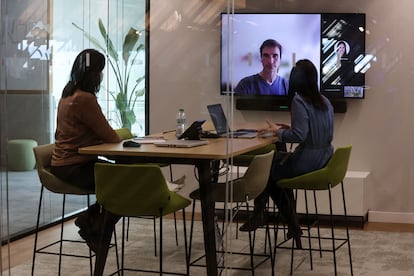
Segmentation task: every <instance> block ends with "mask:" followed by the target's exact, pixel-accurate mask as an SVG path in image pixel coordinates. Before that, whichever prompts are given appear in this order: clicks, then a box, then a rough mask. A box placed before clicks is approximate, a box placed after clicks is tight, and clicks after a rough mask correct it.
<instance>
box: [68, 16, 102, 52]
mask: <svg viewBox="0 0 414 276" xmlns="http://www.w3.org/2000/svg"><path fill="white" fill-rule="evenodd" d="M72 25H73V26H75V27H76V28H77V29H79V30H80V31H81V32H82V33H83V35H84V36H85V37H86V38H87V39H88V40H89V41H90V42H91V43H92V44H93V45H95V46H96V47H97V48H98V49H100V50H101V51H102V52H106V49H105V48H104V47H103V46H102V45H101V43H99V41H98V39H96V38H95V37H94V36H92V35H90V34H89V33H87V32H86V31H85V30H84V29H82V28H81V27H79V26H78V25H77V24H75V23H73V22H72Z"/></svg>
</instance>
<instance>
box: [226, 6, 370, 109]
mask: <svg viewBox="0 0 414 276" xmlns="http://www.w3.org/2000/svg"><path fill="white" fill-rule="evenodd" d="M234 14H235V15H237V14H258V15H260V14H264V15H265V14H269V15H271V14H276V15H277V14H292V15H296V14H304V15H306V14H309V15H320V16H321V20H320V24H321V25H320V26H321V27H320V59H319V64H318V65H319V88H320V91H321V93H322V94H323V95H325V96H326V97H327V98H329V99H330V100H331V101H333V102H341V101H345V100H347V99H356V100H361V99H364V98H365V74H362V80H363V82H362V84H361V85H360V86H361V87H362V89H363V93H362V96H361V97H346V96H345V95H344V92H343V91H344V86H343V85H342V86H341V91H340V92H326V91H324V90H323V87H322V85H323V83H322V69H323V67H322V63H323V57H322V54H323V53H322V39H323V29H322V28H323V16H324V15H326V16H331V15H335V16H337V17H338V18H343V17H346V16H361V17H362V19H361V20H362V21H363V22H362V24H363V28H364V29H365V28H366V14H365V13H356V12H340V13H327V12H321V13H316V12H310V13H293V12H286V13H284V12H244V11H235V12H234ZM225 15H228V13H226V12H222V13H221V15H220V23H221V22H222V21H223V17H224V16H225ZM361 38H362V40H361V41H360V42H361V43H362V54H363V55H364V56H365V55H366V37H365V33H364V34H363V35H362V37H361ZM223 70H224V68H223V24H220V94H221V95H232V92H230V91H226V89H223V88H224V87H223ZM234 96H235V98H236V107H237V108H238V109H250V110H287V105H286V103H287V101H288V97H287V96H284V95H283V96H279V95H273V96H265V95H254V96H252V95H236V94H234ZM249 105H251V107H250V108H249ZM272 108H273V109H272ZM344 109H345V110H346V107H345V108H343V107H342V104H341V107H340V108H339V110H344Z"/></svg>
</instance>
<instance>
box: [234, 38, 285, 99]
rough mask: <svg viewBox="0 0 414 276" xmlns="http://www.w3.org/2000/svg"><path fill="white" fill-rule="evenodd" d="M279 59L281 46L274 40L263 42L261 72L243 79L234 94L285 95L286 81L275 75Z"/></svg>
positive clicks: (261, 47)
mask: <svg viewBox="0 0 414 276" xmlns="http://www.w3.org/2000/svg"><path fill="white" fill-rule="evenodd" d="M281 57H282V45H281V44H280V43H279V42H277V41H276V40H274V39H267V40H265V41H264V42H263V43H262V46H260V58H261V61H262V65H263V69H262V71H261V72H260V73H258V74H254V75H251V76H248V77H245V78H243V79H242V80H241V81H240V82H239V83H238V84H237V86H236V88H234V92H235V93H236V94H239V95H282V96H285V95H287V93H288V88H289V87H288V86H289V84H288V81H287V80H286V79H285V78H283V77H281V76H279V75H278V74H277V73H278V70H279V66H280V59H281Z"/></svg>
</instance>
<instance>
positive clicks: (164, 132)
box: [162, 129, 175, 134]
mask: <svg viewBox="0 0 414 276" xmlns="http://www.w3.org/2000/svg"><path fill="white" fill-rule="evenodd" d="M174 131H175V129H172V130H167V131H163V132H162V134H166V133H170V132H174Z"/></svg>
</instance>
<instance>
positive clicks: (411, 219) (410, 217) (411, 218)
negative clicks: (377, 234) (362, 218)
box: [368, 211, 414, 224]
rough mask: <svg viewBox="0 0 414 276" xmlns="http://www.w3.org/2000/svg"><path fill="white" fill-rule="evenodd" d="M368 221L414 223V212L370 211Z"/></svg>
mask: <svg viewBox="0 0 414 276" xmlns="http://www.w3.org/2000/svg"><path fill="white" fill-rule="evenodd" d="M368 221H369V222H386V223H407V224H414V213H399V212H381V211H368Z"/></svg>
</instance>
